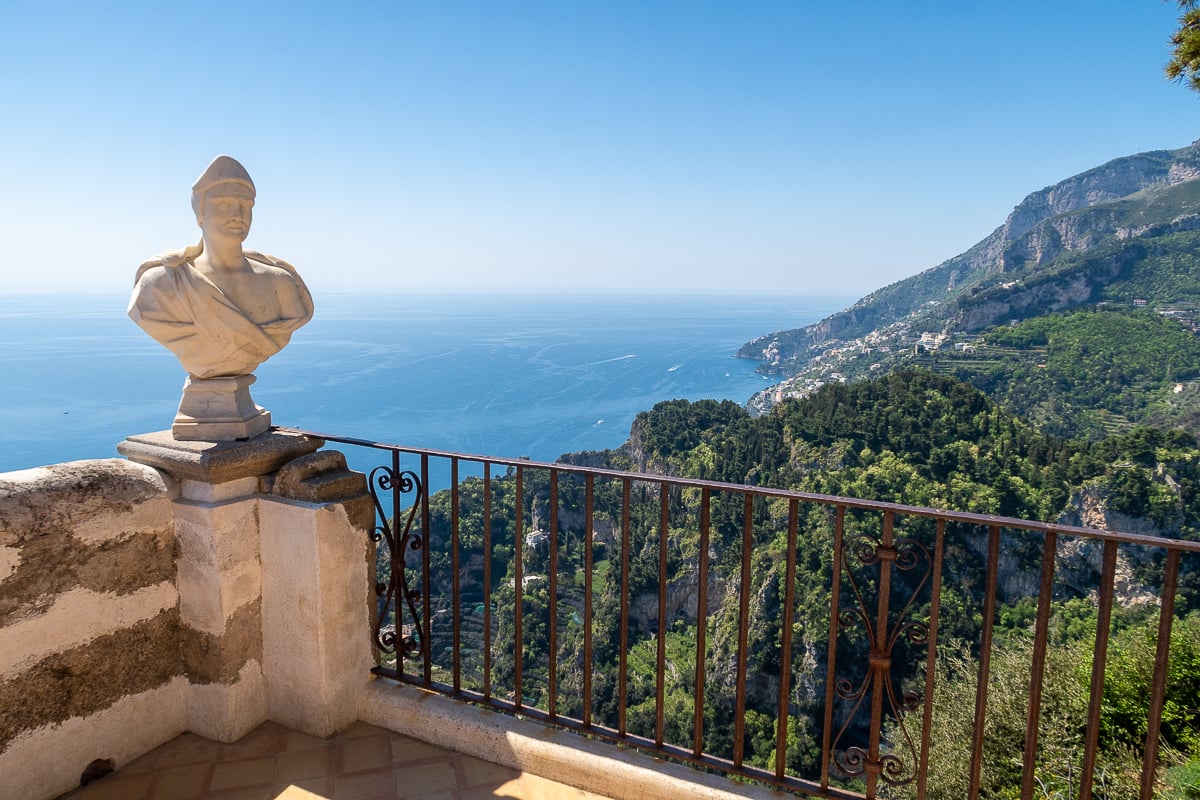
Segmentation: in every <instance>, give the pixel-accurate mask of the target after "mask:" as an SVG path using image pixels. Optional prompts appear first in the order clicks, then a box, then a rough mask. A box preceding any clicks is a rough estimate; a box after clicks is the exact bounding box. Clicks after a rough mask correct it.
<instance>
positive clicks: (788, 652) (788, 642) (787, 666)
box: [775, 497, 800, 780]
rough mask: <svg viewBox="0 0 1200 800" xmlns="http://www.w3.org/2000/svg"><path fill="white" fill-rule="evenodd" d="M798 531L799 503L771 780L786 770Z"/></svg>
mask: <svg viewBox="0 0 1200 800" xmlns="http://www.w3.org/2000/svg"><path fill="white" fill-rule="evenodd" d="M799 528H800V501H799V500H797V499H796V498H794V497H793V498H792V499H791V500H789V501H788V538H787V567H786V568H785V571H784V578H783V580H784V590H783V621H782V623H781V625H782V631H781V632H780V634H781V635H780V642H779V705H778V707H777V710H776V713H775V725H776V731H775V778H776V779H777V780H783V774H784V772H785V771H786V769H787V745H788V718H789V716H790V715H789V704H788V699H789V697H790V696H791V691H792V614H793V607H794V606H795V604H796V539H797V538H798V536H799Z"/></svg>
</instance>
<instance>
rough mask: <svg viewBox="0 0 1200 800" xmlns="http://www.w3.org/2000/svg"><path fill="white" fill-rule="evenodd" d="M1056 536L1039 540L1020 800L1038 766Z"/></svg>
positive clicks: (1029, 799)
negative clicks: (1039, 573) (1038, 578)
mask: <svg viewBox="0 0 1200 800" xmlns="http://www.w3.org/2000/svg"><path fill="white" fill-rule="evenodd" d="M1057 553H1058V535H1057V534H1056V533H1055V532H1054V531H1050V532H1048V533H1046V535H1045V538H1044V539H1043V541H1042V576H1041V583H1040V586H1039V589H1038V610H1037V622H1036V623H1035V624H1034V627H1033V658H1032V663H1031V664H1030V674H1029V705H1028V706H1027V711H1026V712H1025V761H1024V768H1023V772H1022V773H1021V800H1033V788H1034V786H1033V784H1034V777H1035V768H1036V766H1037V751H1038V723H1039V721H1040V720H1041V716H1042V680H1043V678H1044V677H1045V674H1046V637H1047V631H1048V630H1049V627H1050V603H1051V601H1052V600H1053V591H1054V561H1055V557H1056V555H1057Z"/></svg>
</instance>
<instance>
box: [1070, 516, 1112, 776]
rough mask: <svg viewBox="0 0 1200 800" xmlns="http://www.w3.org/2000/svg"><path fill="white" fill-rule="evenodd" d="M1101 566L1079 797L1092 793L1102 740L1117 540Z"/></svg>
mask: <svg viewBox="0 0 1200 800" xmlns="http://www.w3.org/2000/svg"><path fill="white" fill-rule="evenodd" d="M1100 563H1101V567H1100V608H1099V609H1098V610H1097V612H1096V646H1095V648H1094V649H1093V651H1092V682H1091V687H1090V690H1089V693H1088V715H1087V735H1086V738H1085V739H1084V745H1083V767H1082V771H1081V772H1080V779H1079V780H1080V782H1079V796H1080V797H1091V796H1092V773H1093V772H1094V771H1095V768H1096V749H1097V747H1098V745H1099V741H1100V712H1101V703H1102V702H1103V700H1104V672H1105V670H1106V668H1107V665H1108V635H1109V629H1110V627H1111V625H1112V606H1113V582H1114V581H1115V579H1116V572H1117V543H1116V542H1115V541H1113V540H1111V539H1109V540H1108V541H1106V542H1105V543H1104V556H1103V558H1102V560H1101V562H1100Z"/></svg>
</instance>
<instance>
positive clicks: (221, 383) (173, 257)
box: [129, 156, 313, 441]
mask: <svg viewBox="0 0 1200 800" xmlns="http://www.w3.org/2000/svg"><path fill="white" fill-rule="evenodd" d="M255 194H256V192H255V188H254V182H253V181H251V180H250V175H249V173H247V172H246V169H245V168H244V167H243V166H242V165H241V164H240V163H238V162H237V161H236V160H234V159H232V158H230V157H229V156H218V157H217V158H216V159H215V160H214V161H213V162H212V163H211V164H210V165H209V166H208V169H206V170H205V171H204V174H202V175H201V176H200V178H199V179H198V180H197V181H196V183H195V184H194V185H193V186H192V210H193V211H194V212H195V214H196V223H197V224H198V225H199V226H200V230H201V238H200V242H199V243H198V244H196V245H193V246H191V247H186V248H184V249H182V250H171V251H167V252H165V253H162V254H161V255H159V256H157V257H155V258H153V259H151V260H149V261H147V262H146V263H144V264H142V265H141V267H140V268H139V269H138V271H137V276H136V277H135V279H134V288H133V297H132V298H131V299H130V301H129V316H130V317H131V318H132V319H133V321H134V322H136V323H137V324H138V325H139V326H141V327H142V329H144V330H145V331H146V332H147V333H149V334H150V336H151V337H153V338H154V339H155V340H156V341H157V342H159V343H160V344H162V345H163V346H165V347H166V348H167V349H169V350H170V351H171V352H172V353H174V354H175V356H176V358H178V359H179V363H180V364H181V365H183V368H184V370H186V371H187V374H188V379H187V382H186V383H185V384H184V392H183V399H182V401H181V402H180V406H179V414H178V415H177V416H176V418H175V423H174V425H173V426H172V432H173V433H174V435H175V438H176V439H188V440H201V441H225V440H233V439H248V438H251V437H253V436H256V435H257V434H259V433H262V432H263V431H265V430H267V429H268V428H269V427H270V424H271V423H270V414H269V412H266V411H264V410H263V409H262V408H260V407H258V406H256V405H254V403H253V401H252V400H250V394H249V386H250V384H251V383H253V382H254V375H253V372H254V370H255V369H257V368H258V366H259V365H260V364H262V363H263V362H264V361H266V360H267V359H268V358H270V357H271V356H273V355H274V354H275V353H278V352H279V351H280V350H281V349H283V347H284V346H285V345H286V344H287V343H288V341H289V340H290V339H291V336H292V333H294V332H295V331H296V330H297V329H298V328H300V326H302V325H304V324H305V323H306V322H308V321H309V320H310V319H312V314H313V302H312V296H311V295H310V294H309V291H308V288H307V287H306V286H305V285H304V281H303V280H301V278H300V275H299V274H298V273H297V272H296V270H295V268H293V267H292V266H291V265H290V264H288V263H286V262H284V261H281V260H279V259H277V258H273V257H271V256H266V255H263V254H262V253H257V252H253V251H246V250H243V249H242V243H243V242H244V241H245V240H246V237H247V235H249V233H250V222H251V217H252V211H253V208H254V198H255Z"/></svg>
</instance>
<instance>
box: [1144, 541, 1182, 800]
mask: <svg viewBox="0 0 1200 800" xmlns="http://www.w3.org/2000/svg"><path fill="white" fill-rule="evenodd" d="M1179 557H1180V551H1179V550H1168V551H1167V564H1166V567H1165V568H1164V574H1163V588H1162V601H1161V603H1162V605H1161V606H1160V607H1159V610H1158V647H1157V648H1156V649H1155V651H1154V681H1153V683H1152V685H1151V689H1150V709H1149V715H1148V717H1147V720H1146V746H1145V751H1144V753H1143V755H1142V791H1141V794H1140V798H1141V800H1151V798H1153V797H1154V776H1155V771H1156V767H1157V765H1158V737H1159V734H1160V733H1161V732H1162V710H1163V699H1164V697H1165V696H1166V690H1167V665H1168V662H1167V659H1168V658H1169V657H1170V655H1171V625H1172V623H1174V621H1175V590H1176V581H1177V580H1178V577H1179Z"/></svg>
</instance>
